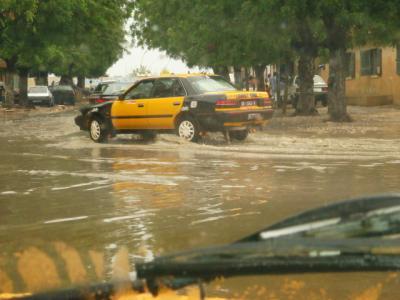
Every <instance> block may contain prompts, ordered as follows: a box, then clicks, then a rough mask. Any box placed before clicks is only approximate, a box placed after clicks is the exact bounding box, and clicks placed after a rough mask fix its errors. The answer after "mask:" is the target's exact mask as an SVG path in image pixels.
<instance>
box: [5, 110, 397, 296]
mask: <svg viewBox="0 0 400 300" xmlns="http://www.w3.org/2000/svg"><path fill="white" fill-rule="evenodd" d="M75 115H76V112H64V113H58V114H53V115H44V116H35V117H30V118H24V119H18V118H17V119H2V120H0V124H1V128H0V162H1V164H0V292H10V291H14V292H23V291H32V290H42V289H46V288H51V287H55V286H69V285H71V284H76V283H80V282H84V281H93V280H97V281H98V280H99V279H102V278H107V279H109V278H110V276H111V275H110V274H111V273H112V270H111V269H112V267H111V264H112V263H113V261H115V255H116V253H117V252H118V251H119V249H121V248H123V249H127V250H128V253H129V261H130V268H132V265H133V262H134V261H135V260H146V259H151V258H152V257H154V256H157V255H160V254H165V253H170V252H173V251H179V250H187V249H193V248H196V247H200V246H210V245H216V244H223V243H229V242H232V241H235V240H238V239H240V238H242V237H244V236H246V235H248V234H251V233H252V232H254V231H256V230H259V229H261V228H263V227H266V226H268V225H270V224H272V223H274V222H276V221H279V220H281V219H283V218H286V217H288V216H290V215H293V214H296V213H299V212H301V211H303V210H305V209H309V208H313V207H317V206H320V205H323V204H326V203H330V202H333V201H337V200H342V199H346V198H350V197H356V196H362V195H370V194H377V193H388V192H396V191H399V175H400V150H399V149H400V139H397V140H396V139H385V137H380V138H357V139H354V138H352V137H351V136H348V137H341V138H337V137H336V138H333V137H332V138H329V137H316V136H312V135H310V136H301V137H300V136H291V135H290V133H287V134H282V133H279V134H275V133H273V132H269V131H268V130H267V131H263V132H258V133H255V134H252V135H251V136H250V137H249V139H248V140H247V141H246V142H237V143H235V142H234V143H232V144H230V145H227V144H225V142H224V140H223V138H222V136H220V135H218V134H215V135H211V136H208V137H206V138H205V141H204V143H202V144H193V143H187V142H184V141H181V140H180V139H179V138H177V137H175V136H174V135H161V136H158V138H157V140H156V141H155V142H151V143H146V142H143V141H141V140H140V139H139V138H138V137H132V136H128V135H125V136H123V135H121V136H118V137H117V138H115V139H113V140H111V141H110V143H108V144H95V143H93V142H92V141H91V140H90V139H89V137H88V134H87V133H84V132H80V131H79V130H78V127H76V126H75V125H74V123H73V118H74V116H75ZM103 261H105V263H103ZM108 263H109V264H108ZM39 277H40V278H39ZM32 278H33V279H32ZM46 280H47V281H46ZM43 281H46V283H43ZM398 283H399V279H398V278H397V275H396V274H352V273H350V274H339V275H338V274H322V275H318V276H317V275H307V276H300V275H297V276H277V277H273V276H268V277H262V276H261V277H257V278H255V277H248V278H239V279H232V280H227V281H226V282H223V283H218V284H214V285H211V286H210V287H209V289H210V292H211V293H216V294H218V295H220V296H223V297H231V296H233V295H236V296H237V297H239V296H240V297H244V298H257V297H258V298H260V299H265V298H266V297H267V296H266V295H268V297H267V298H271V299H289V298H291V297H292V298H293V299H294V298H296V299H298V298H299V297H300V295H302V297H304V298H305V299H306V298H308V299H311V298H314V299H352V298H357V297H359V296H361V297H362V295H368V297H370V296H371V295H377V297H378V298H379V296H381V297H382V299H386V298H388V297H389V296H392V297H393V299H396V298H398V297H399V295H398V294H396V291H397V290H398V289H393V288H392V289H390V288H389V287H390V286H393V285H394V284H396V285H397V286H398ZM254 286H256V287H257V286H258V288H254V290H252V289H253V287H254ZM260 286H261V287H263V289H264V290H263V292H262V293H261V292H260V288H259V287H260ZM388 286H389V287H388ZM274 288H276V289H277V290H278V291H277V292H276V291H274ZM363 293H364V294H363ZM374 293H375V294H374ZM397 293H399V292H397ZM238 295H239V296H238ZM250 295H251V296H250ZM311 296H312V297H311ZM274 297H275V298H274ZM300 298H301V297H300ZM378 298H359V299H378Z"/></svg>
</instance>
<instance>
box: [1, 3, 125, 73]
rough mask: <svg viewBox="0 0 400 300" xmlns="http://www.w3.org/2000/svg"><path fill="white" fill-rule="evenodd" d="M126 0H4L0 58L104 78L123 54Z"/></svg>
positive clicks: (26, 65)
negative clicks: (108, 69)
mask: <svg viewBox="0 0 400 300" xmlns="http://www.w3.org/2000/svg"><path fill="white" fill-rule="evenodd" d="M128 5H130V3H129V1H128V0H112V1H109V0H97V1H92V0H68V1H65V0H23V1H19V0H2V1H1V2H0V16H1V18H0V57H2V58H4V59H5V60H7V61H11V62H13V63H14V64H15V66H16V67H17V68H26V69H30V70H33V71H35V70H36V71H49V72H54V73H58V74H60V75H61V74H68V75H70V76H72V75H83V76H100V75H102V74H104V72H105V71H106V70H107V68H108V67H109V66H110V65H111V64H112V63H113V62H114V61H115V60H117V59H118V58H119V57H120V55H121V54H122V52H123V42H124V34H125V31H124V24H125V21H126V19H127V17H128V16H129V10H128V9H127V8H128Z"/></svg>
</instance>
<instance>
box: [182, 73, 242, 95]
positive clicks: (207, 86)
mask: <svg viewBox="0 0 400 300" xmlns="http://www.w3.org/2000/svg"><path fill="white" fill-rule="evenodd" d="M188 81H189V82H190V83H191V85H192V87H193V89H194V90H195V91H196V92H197V93H199V94H203V93H210V92H222V91H236V88H235V87H234V86H233V85H232V84H230V83H229V82H228V81H226V80H225V79H223V78H221V77H218V76H213V77H209V76H198V77H197V76H196V77H188Z"/></svg>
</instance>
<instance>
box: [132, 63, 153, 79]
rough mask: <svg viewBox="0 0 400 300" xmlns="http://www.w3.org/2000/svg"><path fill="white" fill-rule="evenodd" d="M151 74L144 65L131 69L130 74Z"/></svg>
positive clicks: (134, 75) (135, 75)
mask: <svg viewBox="0 0 400 300" xmlns="http://www.w3.org/2000/svg"><path fill="white" fill-rule="evenodd" d="M150 74H151V72H150V70H149V68H147V67H146V66H144V65H140V66H139V67H137V68H135V69H133V71H132V73H131V75H132V76H133V77H137V76H149V75H150Z"/></svg>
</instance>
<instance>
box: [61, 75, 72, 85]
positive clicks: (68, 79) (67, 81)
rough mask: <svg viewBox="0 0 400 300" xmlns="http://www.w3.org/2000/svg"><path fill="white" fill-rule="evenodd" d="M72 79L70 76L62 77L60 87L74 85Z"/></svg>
mask: <svg viewBox="0 0 400 300" xmlns="http://www.w3.org/2000/svg"><path fill="white" fill-rule="evenodd" d="M73 84H74V82H73V80H72V77H71V76H69V75H61V79H60V85H73Z"/></svg>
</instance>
